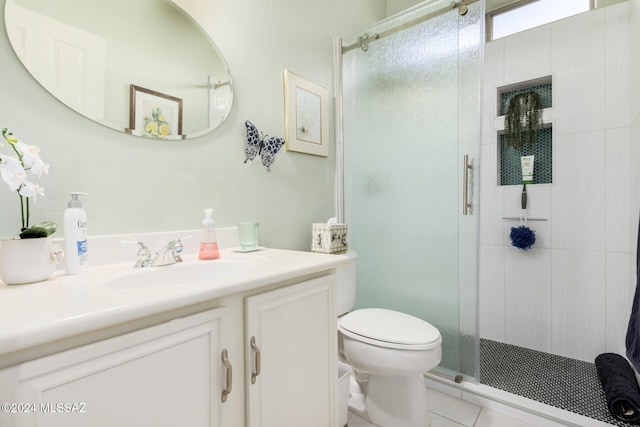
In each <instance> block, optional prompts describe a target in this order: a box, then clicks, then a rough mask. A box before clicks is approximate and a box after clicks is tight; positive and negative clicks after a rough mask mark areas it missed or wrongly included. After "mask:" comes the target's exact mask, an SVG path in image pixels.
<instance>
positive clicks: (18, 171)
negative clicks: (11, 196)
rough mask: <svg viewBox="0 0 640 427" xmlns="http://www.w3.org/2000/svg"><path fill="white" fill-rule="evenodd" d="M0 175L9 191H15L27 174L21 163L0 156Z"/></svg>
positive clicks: (11, 158)
mask: <svg viewBox="0 0 640 427" xmlns="http://www.w3.org/2000/svg"><path fill="white" fill-rule="evenodd" d="M0 162H2V163H0V175H1V176H2V180H3V181H4V182H6V183H7V185H9V190H11V191H16V190H17V189H18V188H20V186H21V185H22V184H23V183H24V182H25V181H26V177H27V173H26V172H25V170H24V168H23V167H22V163H20V161H19V160H18V159H14V158H13V157H7V156H0Z"/></svg>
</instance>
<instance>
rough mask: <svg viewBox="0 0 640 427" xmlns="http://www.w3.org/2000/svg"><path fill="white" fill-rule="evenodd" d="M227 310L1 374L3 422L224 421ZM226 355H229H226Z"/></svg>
mask: <svg viewBox="0 0 640 427" xmlns="http://www.w3.org/2000/svg"><path fill="white" fill-rule="evenodd" d="M226 311H227V310H226V309H225V308H217V309H213V310H208V311H205V312H202V313H198V314H195V315H191V316H187V317H183V318H179V319H175V320H172V321H169V322H166V323H162V324H160V325H156V326H153V327H149V328H145V329H142V330H139V331H135V332H131V333H127V334H125V335H121V336H118V337H115V338H110V339H107V340H104V341H100V342H97V343H93V344H89V345H85V346H82V347H78V348H75V349H72V350H67V351H64V352H62V353H58V354H54V355H51V356H47V357H44V358H41V359H37V360H34V361H30V362H25V363H23V364H21V365H18V366H14V367H11V368H6V369H4V370H2V371H0V384H1V386H0V388H1V390H0V400H1V401H2V402H3V403H4V402H11V404H12V405H15V407H13V408H12V407H10V406H9V407H6V403H5V407H3V409H2V413H0V425H2V426H7V427H10V426H11V427H13V426H25V427H26V426H38V427H44V426H46V427H57V426H60V427H63V426H64V427H73V426H78V427H80V426H82V427H85V426H92V427H101V426H104V427H113V426H154V427H155V426H167V427H170V426H171V427H173V426H179V425H183V426H203V427H204V426H212V427H214V426H215V427H218V426H227V425H231V424H228V423H225V422H224V421H225V420H224V411H223V403H222V398H221V396H222V391H223V388H224V387H225V386H226V376H227V372H228V371H227V369H226V367H225V364H224V363H223V362H222V357H223V356H222V354H223V352H225V350H226V347H225V345H226V343H227V342H228V340H229V337H227V336H225V335H226V331H225V329H226V327H227V325H226V323H227V320H226V319H225V316H226V314H227V313H226ZM225 353H227V352H225Z"/></svg>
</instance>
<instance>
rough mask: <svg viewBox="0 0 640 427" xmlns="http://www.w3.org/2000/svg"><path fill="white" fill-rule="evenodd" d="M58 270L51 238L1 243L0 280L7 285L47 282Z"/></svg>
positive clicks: (14, 240) (4, 241)
mask: <svg viewBox="0 0 640 427" xmlns="http://www.w3.org/2000/svg"><path fill="white" fill-rule="evenodd" d="M55 269H56V252H55V251H54V248H53V240H51V238H50V237H40V238H36V239H11V240H2V241H0V279H2V281H3V282H4V283H6V284H7V285H22V284H25V283H34V282H41V281H43V280H47V279H48V278H49V277H51V275H52V274H53V272H54V270H55Z"/></svg>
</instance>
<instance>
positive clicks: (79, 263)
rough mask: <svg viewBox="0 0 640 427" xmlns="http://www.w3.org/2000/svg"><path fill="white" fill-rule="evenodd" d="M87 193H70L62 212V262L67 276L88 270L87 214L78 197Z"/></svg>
mask: <svg viewBox="0 0 640 427" xmlns="http://www.w3.org/2000/svg"><path fill="white" fill-rule="evenodd" d="M80 195H87V193H80V192H72V193H71V200H69V203H68V204H67V206H68V207H67V209H66V210H65V211H64V261H65V269H66V273H67V274H77V273H82V272H85V271H87V270H88V269H89V264H88V254H87V213H86V212H85V210H84V209H82V204H81V203H80V200H78V196H80Z"/></svg>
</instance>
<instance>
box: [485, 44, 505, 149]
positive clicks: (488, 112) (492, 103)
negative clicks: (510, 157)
mask: <svg viewBox="0 0 640 427" xmlns="http://www.w3.org/2000/svg"><path fill="white" fill-rule="evenodd" d="M484 57H485V62H484V65H485V66H484V69H483V70H482V74H483V93H482V114H483V118H482V142H483V144H493V143H495V142H496V135H495V128H494V126H493V122H494V118H495V115H496V113H497V110H498V99H497V88H498V86H500V85H502V83H503V82H504V41H503V40H502V39H501V40H495V41H492V42H489V43H487V44H485V46H484Z"/></svg>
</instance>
